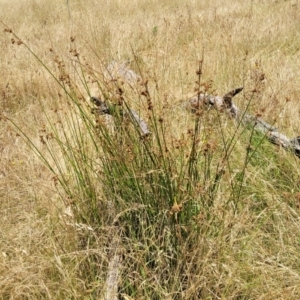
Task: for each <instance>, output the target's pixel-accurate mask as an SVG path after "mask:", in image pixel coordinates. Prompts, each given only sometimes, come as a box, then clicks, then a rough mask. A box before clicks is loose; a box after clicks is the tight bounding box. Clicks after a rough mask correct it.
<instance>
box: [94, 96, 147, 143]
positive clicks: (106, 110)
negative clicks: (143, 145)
mask: <svg viewBox="0 0 300 300" xmlns="http://www.w3.org/2000/svg"><path fill="white" fill-rule="evenodd" d="M91 101H92V102H93V103H94V104H95V105H96V106H97V108H93V109H92V113H93V114H97V115H104V114H108V115H112V116H113V115H114V112H115V110H116V106H113V107H112V106H111V107H109V105H108V104H107V103H106V102H104V101H102V100H101V99H99V98H97V97H91ZM121 112H122V113H123V114H124V115H125V116H127V117H129V118H130V119H131V120H132V122H133V123H134V124H136V125H137V126H138V127H139V129H140V131H141V135H142V136H143V137H145V136H148V135H150V134H151V132H150V130H149V128H148V125H147V124H146V122H145V121H144V120H143V119H142V118H141V117H140V116H139V114H138V113H137V112H136V111H135V110H133V109H122V110H121Z"/></svg>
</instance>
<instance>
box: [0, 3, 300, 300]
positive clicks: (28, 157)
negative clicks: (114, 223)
mask: <svg viewBox="0 0 300 300" xmlns="http://www.w3.org/2000/svg"><path fill="white" fill-rule="evenodd" d="M67 4H68V5H67ZM0 6H1V10H0V20H1V21H2V22H3V23H5V24H6V25H7V26H8V28H10V29H12V30H13V33H14V34H16V35H17V36H18V37H19V38H20V39H21V40H22V41H24V43H26V45H28V46H29V47H30V49H31V50H32V51H33V52H34V53H35V54H36V55H37V57H38V58H40V59H41V60H42V61H43V62H44V63H45V65H46V66H47V67H48V68H49V70H50V71H51V72H53V74H54V75H55V76H56V78H58V77H59V75H62V72H64V74H67V75H68V76H70V79H71V80H72V82H76V85H77V87H76V92H77V95H79V98H81V96H80V94H79V92H80V93H82V99H83V98H84V97H86V96H87V91H88V90H93V89H95V87H97V85H96V83H95V79H97V80H98V82H101V80H102V77H101V74H102V73H103V71H104V65H106V64H107V63H109V62H110V61H111V60H117V61H121V62H123V61H126V60H129V61H130V62H131V67H132V68H133V69H134V70H135V71H136V72H138V73H140V72H141V74H142V75H143V76H144V77H145V78H148V79H149V88H150V91H151V94H152V95H153V98H154V99H155V101H154V106H155V107H156V112H157V114H158V115H161V116H163V119H164V120H163V121H164V124H165V125H166V128H167V129H168V132H169V136H168V137H167V141H168V142H169V143H170V144H169V146H170V148H172V147H174V148H176V146H177V145H178V144H180V145H186V144H188V143H189V136H188V135H187V134H186V133H187V131H188V129H190V128H192V126H193V120H192V117H191V116H189V115H188V114H186V112H184V111H183V110H182V105H181V103H182V101H183V99H185V98H186V96H187V95H188V94H189V93H193V92H194V88H195V80H197V76H196V74H195V71H196V69H197V67H198V61H199V60H200V59H202V57H204V65H203V78H202V80H203V81H204V82H209V80H213V83H212V90H213V91H214V92H216V93H220V94H223V93H224V92H227V91H228V90H231V89H232V88H235V87H238V86H244V87H245V94H244V96H241V97H237V99H235V100H236V101H237V104H238V106H239V107H241V108H245V107H246V105H247V103H246V102H247V100H248V99H249V98H248V97H249V95H251V91H252V90H253V89H254V88H257V89H258V93H255V94H254V95H255V96H254V99H253V101H252V102H251V105H250V108H249V109H250V111H251V112H253V113H259V114H262V115H263V118H264V119H265V120H267V121H268V122H270V123H271V122H275V123H276V124H277V125H278V127H279V128H281V129H282V131H283V132H284V133H286V134H287V135H289V136H291V137H294V136H297V134H299V128H300V121H299V117H298V115H299V112H300V106H299V101H298V95H299V93H300V85H299V78H300V59H299V58H300V57H299V56H300V51H299V47H300V46H299V45H300V37H299V34H298V31H299V26H300V24H299V23H300V3H299V2H298V1H297V0H294V1H233V0H226V1H220V0H213V1H209V3H208V1H196V0H189V1H179V0H176V1H167V0H165V1H156V0H142V1H104V0H99V1H96V0H88V1H75V0H74V1H73V0H69V1H62V0H61V1H45V0H37V1H33V0H22V1H8V0H0ZM5 28H6V27H5V26H4V25H3V26H2V30H1V33H0V45H1V49H2V56H1V69H0V70H1V71H0V72H1V73H0V74H1V76H0V92H1V93H0V95H1V96H0V97H1V98H0V108H1V114H0V153H1V154H0V200H1V202H0V212H1V221H0V224H1V234H0V250H1V251H0V298H1V299H98V298H100V299H101V297H103V295H104V293H103V287H104V284H105V279H106V273H105V268H106V267H107V264H108V260H109V257H108V255H107V247H108V245H109V242H110V241H111V239H110V233H111V232H112V231H111V230H113V229H112V228H111V227H109V225H108V224H109V220H110V219H111V218H114V217H115V216H114V215H113V214H114V212H111V211H108V212H107V211H102V212H99V216H100V217H101V218H104V219H105V220H108V221H107V222H106V221H105V222H106V223H105V222H104V221H103V224H104V223H105V224H106V226H103V227H101V226H100V227H99V228H90V227H89V226H90V225H91V224H89V222H85V221H84V220H81V221H78V219H76V217H74V216H73V215H72V213H71V211H70V210H69V208H70V206H69V205H70V203H71V202H72V199H69V198H68V196H67V195H66V193H65V191H64V190H63V189H62V188H61V187H60V186H59V185H58V184H57V178H56V177H55V176H54V174H53V173H52V172H51V171H50V170H49V168H47V166H46V165H45V164H43V163H42V161H41V160H40V159H39V158H38V157H37V155H36V154H35V153H34V151H32V150H31V149H30V148H29V147H28V145H27V143H26V142H25V141H24V139H22V137H21V136H20V135H19V133H17V130H16V128H15V127H14V126H13V124H12V123H11V122H10V121H9V119H10V120H13V122H14V123H15V124H17V126H18V127H19V128H22V131H23V132H24V133H25V134H26V136H28V137H29V138H30V140H31V141H32V142H33V143H34V144H35V145H37V146H38V148H39V149H40V151H41V153H43V155H45V157H49V152H47V147H46V146H45V145H44V141H45V139H47V133H49V130H50V129H51V126H50V124H54V125H53V126H54V128H57V134H61V133H60V129H59V128H64V130H63V132H66V131H68V135H69V136H72V135H73V134H74V132H75V131H72V126H69V125H68V124H65V123H64V122H66V123H67V120H70V111H69V110H70V104H68V100H67V97H66V96H65V95H64V94H63V92H62V89H61V87H60V86H59V85H58V84H57V83H56V81H55V80H54V79H53V77H52V76H51V74H50V73H49V72H48V71H47V70H46V69H45V68H44V67H43V66H42V65H41V64H40V62H38V61H37V60H36V58H35V57H34V56H33V55H32V54H31V53H30V51H28V50H27V49H26V48H25V46H24V45H23V44H20V45H18V38H16V37H15V36H14V35H13V34H12V33H10V32H8V30H7V28H6V31H5V32H4V29H5ZM77 53H79V56H78V55H77ZM62 63H64V66H62ZM80 64H81V66H82V69H83V72H84V74H85V76H86V77H85V78H86V83H84V82H82V81H80V78H81V79H82V78H83V77H82V75H81V74H78V70H80V67H79V66H80ZM59 68H60V72H59ZM62 68H63V71H62ZM262 76H263V77H264V79H263V80H260V79H262ZM85 86H88V89H87V88H86V87H85ZM73 87H74V85H73ZM74 89H75V87H74ZM126 95H127V96H128V99H130V98H132V99H134V98H133V96H132V91H128V92H127V94H126ZM81 101H82V105H83V107H85V106H88V105H89V104H86V103H85V102H84V100H81ZM132 101H133V104H132V105H133V106H134V105H137V104H138V103H135V102H134V101H135V100H132ZM144 108H145V107H144ZM144 108H142V109H141V110H142V114H143V113H144V115H145V116H146V117H147V109H144ZM76 120H77V119H76ZM215 120H216V113H214V112H212V113H211V115H207V116H205V122H203V125H202V127H203V128H204V129H205V130H206V131H205V130H204V132H205V136H204V137H203V143H205V142H206V141H207V140H208V141H209V142H210V143H211V144H213V145H214V146H213V147H216V148H217V149H218V150H217V151H219V152H221V150H222V149H221V148H222V147H223V146H222V142H220V141H221V139H222V137H224V136H225V137H227V138H228V137H230V136H232V135H233V134H234V131H235V126H234V124H233V123H232V122H231V121H229V120H227V119H226V118H225V117H224V118H222V120H223V122H224V125H223V126H224V127H223V128H224V132H223V134H220V132H219V131H218V130H217V129H216V128H217V127H218V126H217V125H216V122H215ZM81 125H82V124H81ZM59 126H61V127H59ZM79 127H80V124H79ZM49 128H50V129H49ZM48 137H49V136H48ZM243 139H247V137H241V138H240V139H238V142H237V144H236V147H235V150H234V153H233V155H232V157H231V161H230V166H231V170H230V172H227V173H226V174H225V175H224V179H223V181H222V184H221V186H220V187H219V190H218V192H217V195H216V201H215V203H214V205H213V207H211V208H210V209H209V212H210V214H211V216H213V217H210V216H209V215H205V214H204V215H201V214H199V216H198V219H197V220H196V221H195V222H196V223H197V224H198V225H197V226H199V228H200V229H199V231H200V234H199V235H197V237H195V236H192V237H191V238H190V239H191V240H193V245H194V246H193V247H191V243H190V242H189V240H187V241H185V243H183V245H182V250H181V251H182V252H181V253H180V259H181V260H182V261H184V264H183V265H180V264H178V266H177V267H174V269H173V273H172V275H173V277H172V276H171V274H170V273H168V272H167V270H168V268H171V266H169V265H168V262H169V263H170V261H172V260H170V261H168V259H167V258H166V257H165V255H164V253H163V252H160V251H157V252H155V253H156V254H157V253H158V254H157V257H156V260H157V265H155V266H156V267H157V269H159V268H161V269H159V270H164V272H165V274H166V275H165V276H166V277H164V275H163V274H158V273H156V269H155V268H156V267H153V266H152V267H151V266H149V267H148V265H147V266H145V268H144V269H143V270H141V269H139V272H140V273H137V268H135V267H136V265H139V266H144V265H145V264H147V263H148V262H149V261H147V258H146V257H145V253H148V252H149V249H150V248H151V247H156V244H155V240H156V238H157V237H154V236H150V237H148V240H147V244H142V243H140V244H139V243H138V242H137V241H135V240H130V239H128V240H125V241H124V243H123V246H122V247H123V248H122V249H121V251H124V253H125V254H124V257H125V258H126V260H125V261H126V262H125V263H124V266H123V267H124V270H125V271H124V272H123V273H122V284H123V285H122V286H123V288H124V287H125V288H124V289H123V290H122V291H121V292H122V293H123V298H122V299H131V298H128V297H129V294H130V293H129V292H130V291H132V293H131V297H132V299H299V298H300V284H299V276H300V265H299V261H300V257H299V243H300V236H299V227H300V221H299V220H300V219H299V213H300V202H299V201H300V197H299V192H300V191H299V177H300V171H299V168H298V164H299V161H298V159H297V158H295V157H294V156H293V155H291V154H289V153H286V152H284V151H282V150H280V149H276V148H274V147H273V146H272V145H268V144H267V143H263V148H262V149H260V150H259V154H257V156H256V157H254V158H255V159H254V160H253V161H252V163H251V164H249V166H248V167H247V170H246V172H245V178H244V183H243V186H244V187H243V190H242V191H241V193H240V194H238V196H237V194H236V195H234V194H232V189H231V188H230V186H229V185H230V183H232V182H234V180H236V178H238V176H239V174H240V172H241V170H242V169H243V161H244V159H245V155H246V151H245V144H244V143H243V141H244V140H243ZM176 143H177V144H176ZM53 147H54V148H52V151H53V152H55V153H56V156H55V157H56V158H57V159H58V160H59V159H61V160H62V159H63V157H62V154H61V153H59V148H58V147H57V146H55V145H53ZM55 147H57V148H55ZM171 152H172V151H171ZM87 153H90V155H91V157H94V156H97V155H96V154H95V153H94V152H93V150H91V149H88V150H87ZM172 153H173V154H174V155H177V154H178V153H177V152H176V150H174V152H172ZM52 159H53V160H54V161H55V158H52ZM95 159H96V158H95ZM212 163H213V164H215V165H216V164H217V161H213V162H212ZM61 164H62V167H63V168H67V166H65V164H64V162H62V163H61ZM178 164H179V163H178ZM215 165H214V166H215ZM214 168H215V167H214ZM98 171H99V170H98ZM65 172H67V170H66V171H65ZM96 180H97V177H95V181H96ZM94 184H95V186H96V187H97V195H98V197H99V198H101V199H104V197H105V195H104V192H103V191H102V187H101V185H100V184H99V185H98V186H97V182H94ZM70 187H71V188H72V189H74V190H76V182H75V181H72V180H70ZM201 192H202V191H201V187H199V190H198V194H199V195H201ZM76 193H77V194H76ZM74 194H76V195H78V198H80V199H81V200H82V201H84V197H83V196H82V194H81V191H80V190H79V191H78V192H77V191H74ZM195 195H196V194H195ZM201 197H202V196H201ZM203 199H205V197H204V196H203ZM228 199H229V200H228ZM230 199H233V200H230ZM177 200H178V201H179V199H177ZM101 201H102V200H101ZM125 207H126V205H125ZM170 208H171V207H170ZM100 209H103V207H102V206H101V208H99V210H100ZM110 214H111V215H110ZM114 230H115V229H114ZM147 230H148V229H147ZM143 239H146V238H145V237H143ZM128 249H134V251H133V250H132V251H129V250H128ZM151 249H152V248H151ZM151 251H152V250H151ZM153 251H154V250H153ZM155 251H156V250H155ZM184 251H186V252H184ZM171 252H172V251H171ZM183 253H184V254H183ZM91 266H93V267H94V268H95V269H94V270H93V269H91ZM183 266H184V269H182V268H183ZM174 270H175V271H174ZM93 274H94V275H95V276H93ZM182 274H184V276H182ZM179 283H180V284H182V285H180V286H179ZM126 295H127V296H126ZM126 297H127V298H126Z"/></svg>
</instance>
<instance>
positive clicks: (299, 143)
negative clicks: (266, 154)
mask: <svg viewBox="0 0 300 300" xmlns="http://www.w3.org/2000/svg"><path fill="white" fill-rule="evenodd" d="M242 90H243V88H238V89H235V90H232V91H230V92H229V93H227V94H225V95H224V96H223V97H220V96H210V95H204V94H200V95H197V96H195V97H193V98H190V99H189V105H190V108H191V111H192V112H196V111H197V110H199V109H200V108H201V107H202V106H203V105H205V106H208V105H211V106H214V107H216V108H217V109H220V110H225V111H226V112H227V114H228V115H229V116H230V117H231V118H233V119H235V120H237V121H238V122H242V123H243V124H244V125H246V126H249V125H250V126H253V127H254V129H255V130H256V131H258V132H260V133H262V134H264V135H265V136H266V137H267V138H268V140H269V141H270V142H271V143H273V144H275V145H278V146H281V147H283V148H284V149H285V150H288V151H292V152H294V153H295V154H296V155H297V156H298V157H300V136H297V137H296V138H293V139H290V138H289V137H287V136H286V135H284V134H282V133H280V132H279V131H278V129H277V128H276V127H274V126H272V125H271V124H269V123H267V122H265V121H264V120H262V119H260V118H258V117H254V116H252V115H250V114H246V113H243V112H242V111H241V110H240V109H239V108H238V107H237V106H236V105H235V104H234V103H233V102H232V98H233V97H234V96H235V95H237V94H238V93H240V92H241V91H242Z"/></svg>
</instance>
